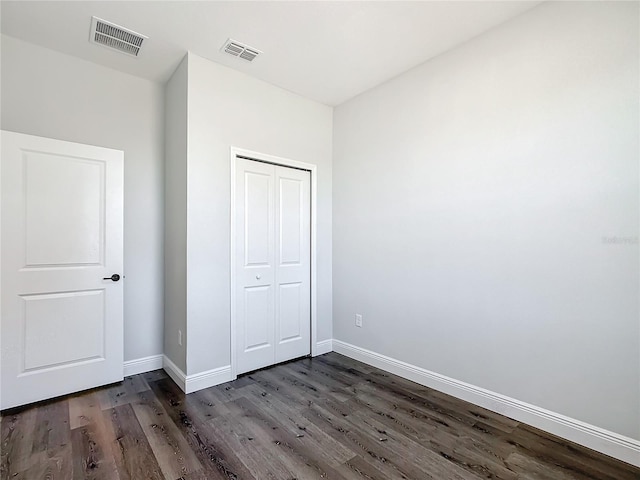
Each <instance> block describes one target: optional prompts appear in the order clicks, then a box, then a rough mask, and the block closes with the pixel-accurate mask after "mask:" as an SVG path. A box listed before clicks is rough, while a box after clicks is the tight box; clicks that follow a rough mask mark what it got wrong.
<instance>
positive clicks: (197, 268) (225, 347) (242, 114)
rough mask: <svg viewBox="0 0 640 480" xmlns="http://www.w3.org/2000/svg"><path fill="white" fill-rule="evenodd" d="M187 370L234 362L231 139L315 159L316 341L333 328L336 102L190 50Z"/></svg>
mask: <svg viewBox="0 0 640 480" xmlns="http://www.w3.org/2000/svg"><path fill="white" fill-rule="evenodd" d="M188 84H189V86H188V105H189V107H188V122H189V129H188V137H189V142H188V158H189V160H188V193H187V195H188V199H187V203H188V215H187V232H188V234H187V245H188V246H187V277H188V278H187V298H188V300H187V328H188V351H187V372H186V373H187V374H190V375H191V374H194V373H199V372H203V371H206V370H210V369H213V368H217V367H222V366H226V365H229V364H230V361H231V357H230V356H231V352H230V336H231V333H230V285H229V274H230V270H229V269H230V259H229V254H230V243H229V237H230V195H231V185H230V184H231V180H230V165H229V162H230V161H229V156H230V147H231V146H235V147H239V148H244V149H248V150H253V151H257V152H261V153H266V154H270V155H276V156H279V157H285V158H290V159H293V160H298V161H302V162H307V163H311V164H314V165H317V166H318V170H317V175H318V206H317V209H318V245H317V251H318V272H317V278H318V329H319V331H318V341H321V340H325V339H330V338H331V336H332V321H331V312H332V304H331V178H332V173H331V135H332V110H331V108H329V107H327V106H324V105H321V104H318V103H316V102H313V101H310V100H306V99H304V98H302V97H299V96H297V95H294V94H292V93H289V92H287V91H285V90H282V89H280V88H277V87H274V86H272V85H269V84H268V83H265V82H263V81H260V80H256V79H254V78H252V77H249V76H247V75H245V74H243V73H239V72H237V71H235V70H232V69H230V68H227V67H224V66H221V65H219V64H216V63H213V62H210V61H208V60H206V59H204V58H201V57H198V56H196V55H192V54H189V61H188Z"/></svg>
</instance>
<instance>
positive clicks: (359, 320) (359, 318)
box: [356, 313, 362, 327]
mask: <svg viewBox="0 0 640 480" xmlns="http://www.w3.org/2000/svg"><path fill="white" fill-rule="evenodd" d="M356 327H362V315H360V314H359V313H356Z"/></svg>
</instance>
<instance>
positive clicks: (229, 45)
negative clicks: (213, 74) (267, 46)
mask: <svg viewBox="0 0 640 480" xmlns="http://www.w3.org/2000/svg"><path fill="white" fill-rule="evenodd" d="M220 50H221V51H223V52H225V53H228V54H229V55H233V56H234V57H239V58H242V59H243V60H247V61H249V62H252V61H253V60H254V59H255V58H256V57H257V56H258V55H260V54H261V53H262V52H261V51H260V50H258V49H257V48H253V47H249V46H248V45H244V44H243V43H240V42H236V41H235V40H232V39H229V40H227V41H226V42H225V43H224V45H223V46H222V48H221V49H220Z"/></svg>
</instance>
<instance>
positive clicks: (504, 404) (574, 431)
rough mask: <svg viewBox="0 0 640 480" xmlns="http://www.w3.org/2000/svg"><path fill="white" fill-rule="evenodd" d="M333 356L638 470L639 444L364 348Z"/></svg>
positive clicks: (338, 348)
mask: <svg viewBox="0 0 640 480" xmlns="http://www.w3.org/2000/svg"><path fill="white" fill-rule="evenodd" d="M332 343H333V350H334V351H335V352H337V353H340V354H342V355H345V356H347V357H350V358H353V359H354V360H358V361H360V362H363V363H366V364H368V365H372V366H374V367H377V368H380V369H382V370H385V371H387V372H390V373H394V374H396V375H398V376H400V377H403V378H406V379H408V380H411V381H414V382H416V383H419V384H420V385H424V386H425V387H429V388H433V389H435V390H438V391H440V392H444V393H447V394H449V395H451V396H453V397H456V398H460V399H462V400H466V401H468V402H471V403H473V404H475V405H478V406H480V407H483V408H486V409H487V410H491V411H494V412H497V413H500V414H502V415H505V416H507V417H510V418H513V419H514V420H517V421H519V422H522V423H526V424H528V425H531V426H533V427H536V428H539V429H540V430H544V431H546V432H549V433H551V434H553V435H557V436H558V437H562V438H565V439H567V440H570V441H572V442H575V443H577V444H580V445H583V446H585V447H587V448H591V449H592V450H596V451H597V452H600V453H604V454H605V455H609V456H611V457H614V458H617V459H619V460H622V461H623V462H627V463H630V464H631V465H635V466H637V467H640V441H638V440H635V439H633V438H629V437H625V436H624V435H620V434H617V433H614V432H610V431H608V430H605V429H603V428H599V427H596V426H593V425H590V424H588V423H585V422H581V421H579V420H575V419H573V418H569V417H566V416H564V415H561V414H559V413H555V412H551V411H549V410H546V409H544V408H540V407H537V406H535V405H531V404H528V403H525V402H521V401H519V400H516V399H513V398H510V397H507V396H505V395H501V394H499V393H495V392H491V391H489V390H485V389H484V388H480V387H476V386H475V385H470V384H468V383H465V382H461V381H459V380H455V379H453V378H450V377H446V376H444V375H440V374H438V373H435V372H431V371H429V370H426V369H424V368H421V367H417V366H415V365H411V364H409V363H405V362H402V361H400V360H396V359H394V358H390V357H387V356H385V355H381V354H379V353H376V352H372V351H370V350H366V349H364V348H360V347H357V346H355V345H351V344H349V343H345V342H341V341H340V340H335V339H334V340H333V342H332Z"/></svg>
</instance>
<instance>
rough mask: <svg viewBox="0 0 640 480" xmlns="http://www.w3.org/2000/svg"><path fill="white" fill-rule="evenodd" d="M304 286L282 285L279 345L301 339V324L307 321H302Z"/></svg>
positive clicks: (294, 284)
mask: <svg viewBox="0 0 640 480" xmlns="http://www.w3.org/2000/svg"><path fill="white" fill-rule="evenodd" d="M301 289H302V284H301V283H287V284H284V285H280V296H279V297H278V303H279V304H278V322H277V323H278V343H282V342H290V341H293V340H298V339H299V338H300V330H301V324H302V323H303V322H304V321H305V320H307V319H301V318H300V315H301V314H302V313H303V312H302V311H301V306H302V292H301Z"/></svg>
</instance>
